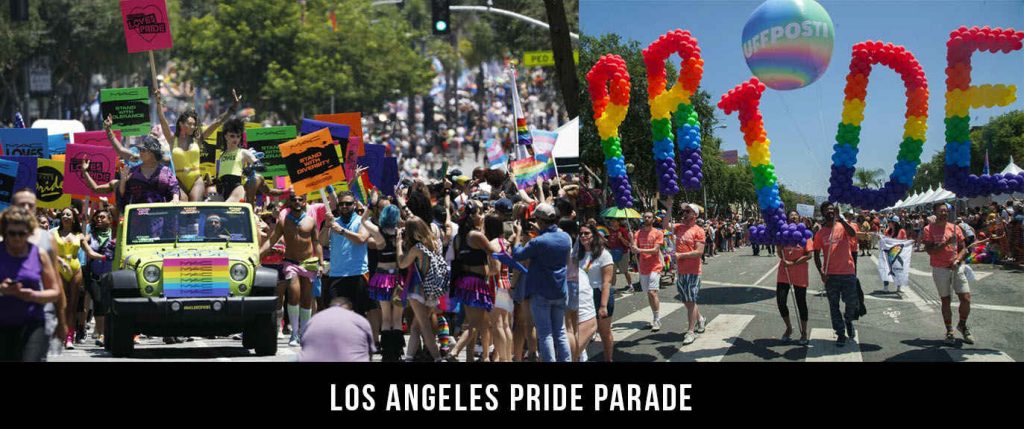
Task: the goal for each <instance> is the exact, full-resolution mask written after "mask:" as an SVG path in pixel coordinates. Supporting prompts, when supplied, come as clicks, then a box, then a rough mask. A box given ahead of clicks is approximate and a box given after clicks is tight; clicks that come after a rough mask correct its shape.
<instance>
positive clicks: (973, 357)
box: [946, 349, 1015, 362]
mask: <svg viewBox="0 0 1024 429" xmlns="http://www.w3.org/2000/svg"><path fill="white" fill-rule="evenodd" d="M946 354H948V355H949V357H950V359H953V362H1015V361H1014V360H1013V358H1012V357H1010V355H1008V354H1006V353H1003V352H1001V351H999V350H979V349H946Z"/></svg>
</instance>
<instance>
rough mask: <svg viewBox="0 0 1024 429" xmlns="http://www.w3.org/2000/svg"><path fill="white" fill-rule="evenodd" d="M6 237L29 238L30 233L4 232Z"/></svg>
mask: <svg viewBox="0 0 1024 429" xmlns="http://www.w3.org/2000/svg"><path fill="white" fill-rule="evenodd" d="M4 236H6V237H19V238H20V237H28V231H4Z"/></svg>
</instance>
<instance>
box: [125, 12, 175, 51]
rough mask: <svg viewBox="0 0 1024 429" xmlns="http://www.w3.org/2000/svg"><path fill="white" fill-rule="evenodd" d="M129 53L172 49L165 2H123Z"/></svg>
mask: <svg viewBox="0 0 1024 429" xmlns="http://www.w3.org/2000/svg"><path fill="white" fill-rule="evenodd" d="M121 19H122V22H123V23H124V38H125V41H127V42H128V53H129V54H134V53H136V52H146V51H158V50H161V49H171V47H172V46H173V45H174V44H173V42H172V41H171V23H170V21H169V20H168V18H167V3H166V2H165V1H164V0H121Z"/></svg>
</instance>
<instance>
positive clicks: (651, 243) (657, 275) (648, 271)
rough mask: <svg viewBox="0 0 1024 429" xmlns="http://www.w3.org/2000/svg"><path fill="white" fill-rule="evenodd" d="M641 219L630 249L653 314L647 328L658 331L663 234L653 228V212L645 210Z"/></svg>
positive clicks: (641, 285) (659, 323)
mask: <svg viewBox="0 0 1024 429" xmlns="http://www.w3.org/2000/svg"><path fill="white" fill-rule="evenodd" d="M643 221H644V224H643V227H642V228H640V230H639V231H637V232H636V237H635V239H634V240H633V243H634V244H633V249H632V251H633V253H635V254H636V255H637V259H638V263H637V265H638V267H639V270H640V288H641V289H643V290H645V291H647V302H648V304H650V306H651V312H652V313H653V316H654V317H653V319H652V320H651V324H650V326H649V328H650V330H651V332H658V331H659V330H661V318H660V317H659V315H658V310H659V309H660V307H661V303H660V302H659V300H658V289H660V286H661V271H662V270H663V269H664V267H663V264H662V260H663V259H662V255H661V245H662V243H664V242H665V234H664V233H663V232H662V231H660V230H658V229H656V228H654V213H651V212H645V213H644V215H643Z"/></svg>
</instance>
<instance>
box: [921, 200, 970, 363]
mask: <svg viewBox="0 0 1024 429" xmlns="http://www.w3.org/2000/svg"><path fill="white" fill-rule="evenodd" d="M932 211H933V212H934V215H935V223H933V224H931V225H928V226H926V227H924V232H922V235H923V238H922V240H921V241H922V242H923V243H924V251H925V252H928V255H929V257H930V258H929V259H930V262H931V266H932V280H933V281H934V282H935V287H936V289H938V291H939V298H940V299H941V300H942V321H943V322H945V324H946V344H947V345H954V344H956V337H954V335H953V310H952V309H951V308H950V301H951V295H952V294H953V293H954V292H955V293H956V296H957V298H958V299H959V301H960V323H958V324H957V325H956V329H957V330H958V331H960V334H961V335H963V337H964V342H965V343H967V344H974V337H973V336H972V335H971V330H970V328H968V327H967V316H969V315H970V314H971V288H970V285H969V284H968V283H967V276H966V274H964V267H963V265H961V262H963V260H964V257H965V256H966V255H967V246H966V245H965V244H964V234H963V232H961V231H960V228H958V227H957V226H956V225H954V224H952V223H950V222H948V218H949V206H947V205H946V203H935V205H934V206H932Z"/></svg>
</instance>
